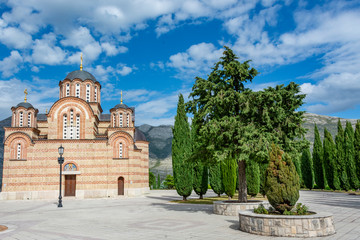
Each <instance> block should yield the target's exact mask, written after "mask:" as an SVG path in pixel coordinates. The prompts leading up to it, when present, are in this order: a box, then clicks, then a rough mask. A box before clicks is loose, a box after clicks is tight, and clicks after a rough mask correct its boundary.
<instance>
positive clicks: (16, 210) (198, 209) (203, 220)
mask: <svg viewBox="0 0 360 240" xmlns="http://www.w3.org/2000/svg"><path fill="white" fill-rule="evenodd" d="M207 195H213V194H211V193H209V194H207ZM191 197H194V198H195V197H196V195H192V196H191ZM173 199H180V197H179V196H178V195H177V194H176V192H175V191H171V190H157V191H154V190H152V191H151V192H150V194H148V195H146V196H143V197H137V198H127V197H124V198H117V199H82V200H77V199H67V198H65V199H64V201H63V205H64V207H63V208H57V203H56V200H53V201H40V200H37V201H36V200H29V201H25V200H24V201H0V225H6V226H8V227H9V230H7V231H5V232H2V233H0V239H5V240H12V239H26V240H32V239H46V240H52V239H89V240H97V239H137V240H141V239H182V240H184V239H285V238H271V237H263V236H258V235H251V234H248V233H244V232H241V231H239V230H238V227H239V223H238V217H232V216H220V215H215V214H212V206H211V205H194V204H176V203H171V202H169V201H170V200H173ZM299 201H300V202H302V203H305V204H306V205H308V206H310V210H313V211H326V212H332V213H333V214H334V221H335V228H336V232H337V233H336V234H335V235H333V236H330V237H326V238H321V239H359V238H360V227H359V226H360V196H352V195H347V194H342V193H324V192H314V191H311V192H310V191H301V198H300V200H299Z"/></svg>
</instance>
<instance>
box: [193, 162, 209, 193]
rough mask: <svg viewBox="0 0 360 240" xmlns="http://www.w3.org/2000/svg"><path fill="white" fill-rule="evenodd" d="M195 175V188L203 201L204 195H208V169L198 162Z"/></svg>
mask: <svg viewBox="0 0 360 240" xmlns="http://www.w3.org/2000/svg"><path fill="white" fill-rule="evenodd" d="M193 172H194V175H193V188H194V191H195V193H196V194H197V195H199V198H200V199H203V195H205V194H206V192H207V189H208V178H209V173H208V167H207V166H206V165H205V164H203V163H201V162H197V163H196V164H195V167H194V171H193Z"/></svg>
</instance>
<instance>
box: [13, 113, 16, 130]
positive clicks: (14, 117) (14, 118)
mask: <svg viewBox="0 0 360 240" xmlns="http://www.w3.org/2000/svg"><path fill="white" fill-rule="evenodd" d="M15 126H16V114H15V112H14V113H13V127H15Z"/></svg>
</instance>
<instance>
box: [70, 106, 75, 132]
mask: <svg viewBox="0 0 360 240" xmlns="http://www.w3.org/2000/svg"><path fill="white" fill-rule="evenodd" d="M73 128H74V111H73V110H72V109H71V110H70V139H73V136H74V129H73Z"/></svg>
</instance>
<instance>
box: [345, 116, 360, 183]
mask: <svg viewBox="0 0 360 240" xmlns="http://www.w3.org/2000/svg"><path fill="white" fill-rule="evenodd" d="M354 158H355V149H354V129H353V127H352V126H351V123H350V122H349V121H346V128H345V165H346V172H347V175H348V178H349V184H350V187H351V188H354V189H357V188H358V187H359V180H358V178H357V176H356V167H355V162H354V161H355V159H354Z"/></svg>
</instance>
